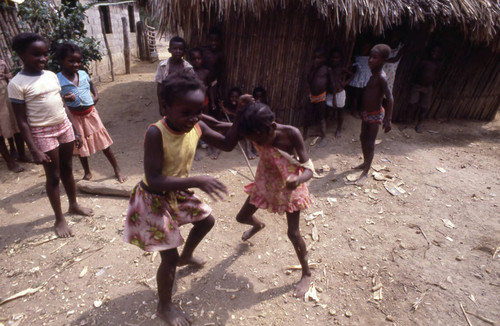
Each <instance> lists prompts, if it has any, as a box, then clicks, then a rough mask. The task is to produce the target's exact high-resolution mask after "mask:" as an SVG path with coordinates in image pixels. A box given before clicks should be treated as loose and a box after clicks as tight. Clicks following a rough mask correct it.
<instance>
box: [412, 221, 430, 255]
mask: <svg viewBox="0 0 500 326" xmlns="http://www.w3.org/2000/svg"><path fill="white" fill-rule="evenodd" d="M410 228H417V229H418V230H419V231H420V233H422V235H423V236H424V238H425V241H427V249H425V251H424V258H425V254H426V253H427V250H429V248H430V247H431V242H430V241H429V238H427V235H426V234H425V232H424V230H422V228H421V227H420V225H417V224H410Z"/></svg>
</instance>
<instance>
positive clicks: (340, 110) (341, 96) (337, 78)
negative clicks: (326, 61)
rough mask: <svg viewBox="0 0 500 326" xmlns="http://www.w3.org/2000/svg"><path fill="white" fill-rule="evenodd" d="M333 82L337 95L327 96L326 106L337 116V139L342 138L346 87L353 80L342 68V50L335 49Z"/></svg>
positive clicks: (333, 53)
mask: <svg viewBox="0 0 500 326" xmlns="http://www.w3.org/2000/svg"><path fill="white" fill-rule="evenodd" d="M331 64H332V67H331V72H332V75H331V82H332V84H333V89H334V91H335V93H334V94H333V93H328V94H326V106H327V107H329V108H332V110H333V112H332V113H333V115H336V116H337V130H336V131H335V137H336V138H340V136H341V132H342V124H343V123H344V106H345V98H346V95H345V90H344V88H345V86H346V85H347V84H348V83H349V82H350V81H351V80H352V76H353V74H352V73H351V72H350V71H349V70H347V69H346V68H344V67H342V50H340V49H339V48H335V49H333V50H332V55H331Z"/></svg>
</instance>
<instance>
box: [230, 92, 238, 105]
mask: <svg viewBox="0 0 500 326" xmlns="http://www.w3.org/2000/svg"><path fill="white" fill-rule="evenodd" d="M240 96H241V94H240V93H238V92H231V94H229V103H231V106H233V107H235V106H237V105H238V99H239V98H240Z"/></svg>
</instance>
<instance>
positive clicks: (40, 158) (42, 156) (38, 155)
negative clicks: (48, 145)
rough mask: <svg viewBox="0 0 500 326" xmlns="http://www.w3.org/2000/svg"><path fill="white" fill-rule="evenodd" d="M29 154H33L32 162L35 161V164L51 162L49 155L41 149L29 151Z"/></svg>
mask: <svg viewBox="0 0 500 326" xmlns="http://www.w3.org/2000/svg"><path fill="white" fill-rule="evenodd" d="M31 156H33V162H35V163H36V164H42V163H50V162H52V160H51V159H50V156H48V155H47V154H46V153H44V152H41V151H36V152H31Z"/></svg>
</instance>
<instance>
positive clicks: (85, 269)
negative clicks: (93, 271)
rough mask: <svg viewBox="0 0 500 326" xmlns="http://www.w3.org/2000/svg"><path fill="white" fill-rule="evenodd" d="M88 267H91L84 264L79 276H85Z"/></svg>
mask: <svg viewBox="0 0 500 326" xmlns="http://www.w3.org/2000/svg"><path fill="white" fill-rule="evenodd" d="M88 269H89V268H88V266H84V267H83V269H82V271H81V272H80V275H79V277H80V278H82V277H84V276H85V274H87V271H88Z"/></svg>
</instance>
